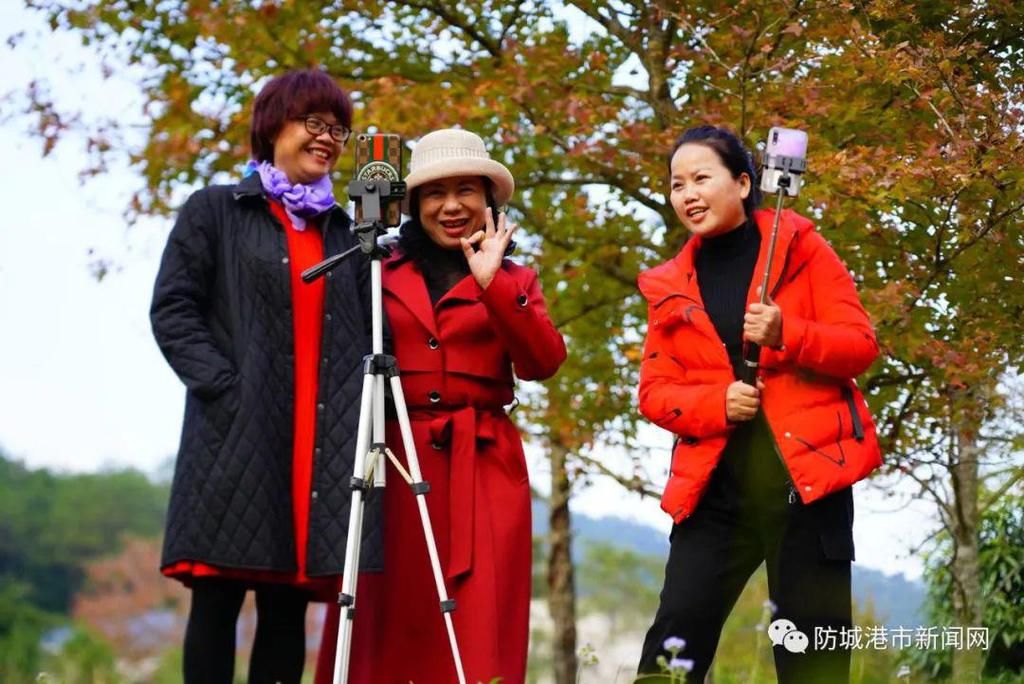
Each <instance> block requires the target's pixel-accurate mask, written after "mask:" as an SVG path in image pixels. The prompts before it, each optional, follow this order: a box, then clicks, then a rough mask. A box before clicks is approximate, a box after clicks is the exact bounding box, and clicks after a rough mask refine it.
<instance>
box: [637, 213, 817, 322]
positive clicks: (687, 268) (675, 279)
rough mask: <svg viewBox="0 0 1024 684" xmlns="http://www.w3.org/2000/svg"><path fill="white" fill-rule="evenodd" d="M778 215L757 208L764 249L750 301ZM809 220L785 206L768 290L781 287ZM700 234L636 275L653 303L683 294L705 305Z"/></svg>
mask: <svg viewBox="0 0 1024 684" xmlns="http://www.w3.org/2000/svg"><path fill="white" fill-rule="evenodd" d="M774 219H775V211H774V210H773V209H758V210H757V211H755V212H754V221H755V223H756V224H757V228H758V231H759V232H760V233H761V249H760V251H759V252H758V255H757V265H756V266H755V267H754V275H753V277H752V278H751V279H750V288H749V290H748V291H747V303H750V302H754V301H757V299H758V297H757V288H758V286H760V284H761V282H762V281H763V280H764V269H765V265H766V262H767V258H768V247H769V244H770V242H771V233H772V224H773V222H774ZM803 224H806V225H807V226H810V221H807V219H804V218H803V217H801V216H799V215H798V214H796V213H794V212H793V211H791V210H789V209H784V210H783V211H782V213H781V214H780V216H779V235H778V240H777V242H776V245H775V258H774V259H773V260H772V270H771V274H770V276H769V279H768V291H769V293H772V292H774V291H775V289H776V288H777V287H778V284H779V280H780V279H781V277H782V275H783V271H784V270H785V269H786V268H787V264H786V262H787V255H788V254H789V250H790V247H791V245H792V244H793V240H794V238H795V237H796V236H797V235H798V234H799V233H800V232H801V231H802V230H804V229H805V226H804V225H803ZM700 245H701V238H699V237H695V238H693V239H691V240H689V241H688V242H687V243H686V244H685V245H683V248H682V249H681V250H680V251H679V253H678V254H677V255H676V256H675V257H673V258H672V259H670V260H669V261H666V262H665V263H663V264H661V265H660V266H655V267H654V268H652V269H649V270H647V271H644V272H643V273H641V274H640V276H639V278H638V279H637V283H638V285H639V286H640V291H641V292H642V293H643V295H644V297H646V298H647V301H649V302H650V303H651V304H655V305H656V304H659V303H660V302H662V301H665V300H666V299H668V298H670V297H673V296H683V297H686V298H688V299H692V300H694V301H696V302H699V303H700V305H701V307H702V308H703V306H704V302H703V300H702V299H701V296H700V288H699V287H698V285H697V270H696V265H695V259H696V255H697V250H698V249H700Z"/></svg>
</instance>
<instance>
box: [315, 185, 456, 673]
mask: <svg viewBox="0 0 1024 684" xmlns="http://www.w3.org/2000/svg"><path fill="white" fill-rule="evenodd" d="M348 192H349V196H351V197H352V198H353V199H354V200H355V201H356V202H358V203H360V206H361V209H362V219H363V220H361V221H359V222H358V223H356V224H355V225H354V226H353V227H352V231H353V232H354V233H355V234H356V236H357V237H358V239H359V245H358V246H356V247H353V248H352V249H349V250H348V251H346V252H343V253H342V254H338V255H335V256H333V257H330V258H328V259H325V260H324V261H322V262H320V263H319V264H317V265H316V266H313V267H312V268H310V269H308V270H306V271H304V272H303V273H302V280H303V281H304V282H307V283H309V282H312V281H313V280H315V279H316V278H318V277H320V276H323V275H324V274H325V273H328V272H329V271H330V270H331V269H332V268H335V267H336V266H338V264H340V263H341V262H342V261H344V259H345V258H346V257H347V256H349V255H350V254H354V253H355V252H356V250H359V251H360V252H362V253H363V254H365V255H366V256H367V257H368V258H369V259H370V284H371V289H370V292H371V294H370V301H371V310H372V317H373V347H372V349H373V353H372V354H368V355H367V356H364V357H363V393H362V397H361V399H360V404H359V428H358V432H357V438H356V452H355V463H354V465H353V468H352V479H351V481H350V488H351V489H352V504H351V509H350V511H349V517H348V538H347V539H346V547H345V566H344V570H343V572H342V576H341V577H342V579H341V592H340V593H339V594H338V605H339V606H341V611H340V616H339V624H338V640H337V644H336V646H335V648H336V650H335V653H334V678H333V682H334V684H347V682H348V668H349V656H350V651H351V648H352V625H353V620H354V618H355V609H356V584H357V582H356V580H357V576H358V573H359V552H360V547H361V545H362V539H363V535H362V528H363V510H364V508H365V501H366V497H367V496H368V495H369V494H370V491H371V489H372V488H373V485H374V479H375V478H374V470H375V469H379V470H380V471H381V472H378V473H377V478H376V479H377V481H378V482H380V483H382V482H383V478H382V477H380V476H381V475H383V472H382V471H383V467H384V458H385V457H386V458H387V459H388V460H390V461H391V463H392V464H393V465H394V467H395V469H396V470H397V471H398V473H399V474H400V475H401V476H402V479H404V480H405V481H406V483H407V484H408V485H409V486H410V487H411V488H412V491H413V494H414V495H415V496H416V504H417V506H418V507H419V514H420V524H421V525H422V527H423V536H424V538H425V539H426V542H427V552H428V553H429V555H430V566H431V569H432V570H433V573H434V583H435V584H436V585H437V596H438V599H439V601H440V605H441V614H442V616H443V617H444V623H445V628H446V629H447V631H448V643H449V646H450V647H451V652H452V658H453V660H454V661H455V670H456V672H457V674H458V677H459V684H466V675H465V673H464V672H463V669H462V657H461V656H460V655H459V645H458V642H457V641H456V639H455V626H454V624H453V623H452V612H453V611H454V610H455V601H454V600H453V599H449V598H448V591H447V588H446V587H445V585H444V574H443V573H442V571H441V563H440V561H439V560H438V553H437V543H436V542H435V541H434V531H433V528H432V527H431V525H430V515H429V513H428V512H427V502H426V500H425V499H424V495H425V494H426V493H427V492H429V491H430V485H429V484H428V483H426V482H424V481H423V475H422V474H421V472H420V463H419V458H418V457H417V456H416V444H415V442H414V441H413V436H412V425H411V423H410V422H409V411H408V409H407V408H406V404H405V394H404V393H403V392H402V383H401V379H400V378H399V375H398V362H397V361H396V360H395V357H394V356H392V355H391V354H385V353H384V316H383V305H382V298H383V297H382V288H381V260H382V259H383V258H385V257H387V256H388V255H390V250H389V249H388V248H387V247H384V246H381V245H380V244H379V243H378V239H377V238H378V237H379V236H381V235H383V234H384V233H385V232H386V227H385V225H384V222H383V221H382V220H381V216H382V213H381V211H382V208H384V207H386V205H387V204H388V203H389V202H393V201H397V200H400V199H401V198H402V197H404V196H405V183H402V182H399V181H392V180H382V179H376V180H354V181H352V182H351V183H349V186H348ZM385 379H387V381H388V383H389V384H390V386H391V395H392V398H393V399H394V404H395V413H396V414H397V417H398V424H399V427H400V428H401V432H402V445H403V446H404V447H405V455H406V460H407V461H408V464H409V469H408V471H407V470H406V469H405V468H404V467H403V466H402V464H401V462H399V460H398V458H397V457H396V456H395V454H394V453H393V452H392V451H391V449H389V448H388V446H387V444H385V436H384V433H385V423H384V381H385ZM371 421H372V423H371ZM371 428H372V433H371ZM371 436H372V440H371Z"/></svg>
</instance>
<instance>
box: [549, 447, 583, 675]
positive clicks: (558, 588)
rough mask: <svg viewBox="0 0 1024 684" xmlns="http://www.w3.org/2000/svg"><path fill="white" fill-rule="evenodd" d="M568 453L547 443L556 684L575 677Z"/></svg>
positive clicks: (574, 586) (574, 594)
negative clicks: (549, 479)
mask: <svg viewBox="0 0 1024 684" xmlns="http://www.w3.org/2000/svg"><path fill="white" fill-rule="evenodd" d="M567 456H568V453H567V451H566V449H565V448H564V447H562V446H561V445H559V444H558V443H557V442H553V443H552V445H551V500H550V512H549V526H550V535H551V550H550V555H549V556H548V610H549V611H550V612H551V619H552V620H553V621H554V625H555V631H554V635H553V637H552V647H551V649H552V657H553V662H554V670H555V683H556V684H573V682H575V681H576V670H577V667H578V665H577V662H576V581H575V579H574V570H573V565H572V526H571V522H572V521H571V518H570V516H569V495H570V493H571V492H570V490H571V484H570V482H569V473H568V471H567V470H566V467H565V462H566V457H567Z"/></svg>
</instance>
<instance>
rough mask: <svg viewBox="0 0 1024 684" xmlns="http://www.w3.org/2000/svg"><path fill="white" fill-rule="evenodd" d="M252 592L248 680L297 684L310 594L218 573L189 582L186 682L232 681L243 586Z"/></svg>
mask: <svg viewBox="0 0 1024 684" xmlns="http://www.w3.org/2000/svg"><path fill="white" fill-rule="evenodd" d="M250 588H251V589H254V590H255V592H256V616H257V622H256V637H255V639H254V640H253V645H252V654H251V656H250V658H249V682H250V684H264V683H266V684H278V683H280V684H299V682H300V681H301V679H302V669H303V666H304V665H305V661H306V605H307V604H308V603H309V594H308V593H306V592H305V591H302V590H301V589H296V588H295V587H290V586H287V585H283V584H281V585H279V584H249V583H243V582H238V581H235V580H228V579H222V578H217V577H203V578H197V579H195V580H193V582H192V608H191V610H190V612H189V616H188V627H187V628H186V630H185V652H184V675H185V684H231V682H233V681H234V673H235V632H236V623H237V622H238V612H239V611H240V610H241V608H242V601H243V600H244V599H245V592H246V590H247V589H250Z"/></svg>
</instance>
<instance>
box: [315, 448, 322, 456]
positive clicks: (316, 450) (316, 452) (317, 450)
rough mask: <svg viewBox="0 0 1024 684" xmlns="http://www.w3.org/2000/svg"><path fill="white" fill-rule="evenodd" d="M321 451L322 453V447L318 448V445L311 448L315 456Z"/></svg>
mask: <svg viewBox="0 0 1024 684" xmlns="http://www.w3.org/2000/svg"><path fill="white" fill-rule="evenodd" d="M321 453H323V451H322V449H320V447H317V448H316V449H313V454H315V455H316V456H319V455H320V454H321Z"/></svg>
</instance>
